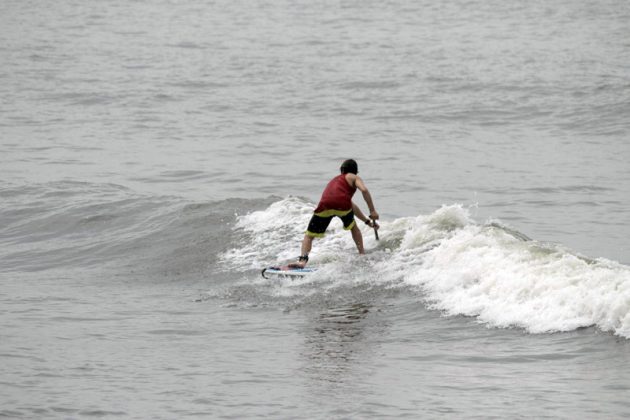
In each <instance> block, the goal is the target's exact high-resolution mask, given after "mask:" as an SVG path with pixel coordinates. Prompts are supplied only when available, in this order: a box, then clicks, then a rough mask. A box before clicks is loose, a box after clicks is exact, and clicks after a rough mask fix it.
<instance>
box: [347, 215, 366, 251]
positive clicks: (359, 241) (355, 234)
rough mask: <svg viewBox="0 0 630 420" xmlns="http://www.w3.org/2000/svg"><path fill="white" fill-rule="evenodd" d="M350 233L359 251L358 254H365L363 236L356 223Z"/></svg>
mask: <svg viewBox="0 0 630 420" xmlns="http://www.w3.org/2000/svg"><path fill="white" fill-rule="evenodd" d="M350 232H351V233H352V239H353V240H354V243H355V244H356V246H357V249H358V250H359V254H365V250H364V249H363V235H362V234H361V229H359V226H357V225H356V223H355V225H354V226H352V229H351V230H350Z"/></svg>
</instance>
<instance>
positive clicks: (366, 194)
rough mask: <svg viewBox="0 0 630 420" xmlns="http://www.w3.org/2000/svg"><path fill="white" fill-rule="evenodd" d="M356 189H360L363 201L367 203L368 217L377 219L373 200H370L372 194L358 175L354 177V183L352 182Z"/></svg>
mask: <svg viewBox="0 0 630 420" xmlns="http://www.w3.org/2000/svg"><path fill="white" fill-rule="evenodd" d="M354 185H355V186H356V187H357V189H358V190H359V191H361V194H363V199H364V200H365V202H366V203H367V205H368V209H370V218H372V219H374V220H377V219H378V213H377V212H376V209H375V208H374V202H373V201H372V195H371V194H370V191H369V190H368V189H367V187H366V186H365V183H364V182H363V180H362V179H361V178H360V177H358V176H357V177H356V179H355V184H354Z"/></svg>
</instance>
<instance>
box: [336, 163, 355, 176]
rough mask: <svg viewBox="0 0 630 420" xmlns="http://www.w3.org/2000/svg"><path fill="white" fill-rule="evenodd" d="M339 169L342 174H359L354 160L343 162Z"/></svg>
mask: <svg viewBox="0 0 630 420" xmlns="http://www.w3.org/2000/svg"><path fill="white" fill-rule="evenodd" d="M339 169H341V173H342V174H347V173H351V174H355V175H356V174H357V173H358V172H359V167H358V165H357V162H356V161H355V160H354V159H348V160H345V161H344V162H343V163H342V164H341V168H339Z"/></svg>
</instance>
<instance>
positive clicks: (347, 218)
mask: <svg viewBox="0 0 630 420" xmlns="http://www.w3.org/2000/svg"><path fill="white" fill-rule="evenodd" d="M333 217H338V218H340V219H341V221H342V222H343V228H344V229H345V230H350V229H352V228H353V227H354V225H355V224H356V221H355V220H354V212H353V211H352V209H350V210H324V211H322V212H320V213H314V214H313V217H311V221H310V222H309V223H308V228H307V229H306V235H308V236H310V237H312V238H321V237H323V236H324V234H325V233H326V229H328V225H329V224H330V221H331V220H332V218H333Z"/></svg>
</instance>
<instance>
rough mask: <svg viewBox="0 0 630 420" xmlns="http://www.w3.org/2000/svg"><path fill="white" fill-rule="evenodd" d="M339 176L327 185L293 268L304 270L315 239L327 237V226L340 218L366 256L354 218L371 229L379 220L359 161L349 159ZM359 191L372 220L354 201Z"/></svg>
mask: <svg viewBox="0 0 630 420" xmlns="http://www.w3.org/2000/svg"><path fill="white" fill-rule="evenodd" d="M339 169H340V171H341V174H340V175H337V176H336V177H334V178H333V179H331V180H330V182H328V185H327V186H326V188H325V189H324V192H323V193H322V197H321V199H320V200H319V204H318V205H317V208H315V211H314V212H313V216H312V217H311V220H310V222H309V224H308V228H307V229H306V232H305V233H304V239H303V240H302V252H301V254H300V257H299V258H298V262H297V263H293V264H290V266H292V267H304V266H305V265H306V263H307V262H308V254H309V253H310V252H311V248H312V247H313V239H315V238H321V237H323V236H324V233H325V232H326V229H327V228H328V225H329V224H330V221H331V220H332V218H333V217H339V218H340V219H341V221H342V222H343V228H344V229H345V230H349V231H350V232H351V233H352V239H353V240H354V243H355V244H356V246H357V250H358V251H359V254H365V250H364V249H363V235H361V230H359V227H358V226H357V224H356V222H355V220H354V217H355V215H356V217H357V218H358V219H359V220H361V221H363V222H365V223H366V224H367V225H368V226H370V227H372V228H374V229H375V230H376V229H378V228H379V226H378V224H377V223H376V220H377V219H378V218H379V215H378V213H377V212H376V209H375V208H374V202H373V201H372V196H371V195H370V192H369V191H368V189H367V187H366V186H365V183H364V182H363V180H362V179H361V177H359V176H358V175H357V174H358V173H359V168H358V165H357V162H356V161H354V160H353V159H348V160H346V161H344V162H343V163H342V164H341V168H339ZM356 190H359V191H361V194H362V195H363V199H364V200H365V202H366V204H367V205H368V209H369V210H370V217H369V218H368V217H366V216H365V215H364V214H363V212H362V211H361V209H359V207H358V206H357V205H356V204H355V203H354V202H353V201H352V196H353V195H354V193H355V192H356Z"/></svg>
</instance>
